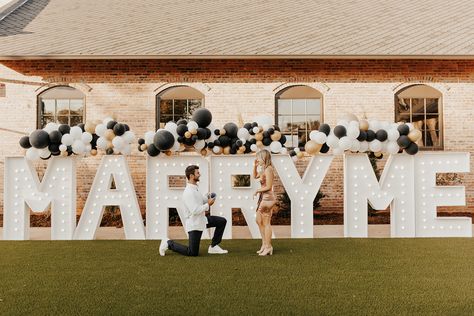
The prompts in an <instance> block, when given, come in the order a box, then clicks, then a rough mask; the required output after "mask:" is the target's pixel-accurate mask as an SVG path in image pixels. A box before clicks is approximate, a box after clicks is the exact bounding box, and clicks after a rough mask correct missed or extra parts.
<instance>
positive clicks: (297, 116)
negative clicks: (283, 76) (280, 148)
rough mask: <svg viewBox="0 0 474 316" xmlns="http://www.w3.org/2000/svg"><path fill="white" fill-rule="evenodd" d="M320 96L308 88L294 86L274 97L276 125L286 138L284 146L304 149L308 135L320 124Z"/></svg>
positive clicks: (317, 92)
mask: <svg viewBox="0 0 474 316" xmlns="http://www.w3.org/2000/svg"><path fill="white" fill-rule="evenodd" d="M321 109H322V94H321V93H320V92H319V91H317V90H315V89H313V88H311V87H308V86H294V87H290V88H287V89H285V90H283V91H281V92H280V93H278V94H277V95H276V111H275V112H276V124H277V125H278V127H279V128H280V130H281V132H282V134H284V135H285V136H286V139H287V141H286V143H285V146H286V147H289V148H294V147H304V145H305V144H306V142H307V141H308V140H309V133H310V132H311V131H312V130H317V129H319V125H320V124H321V122H322V111H321Z"/></svg>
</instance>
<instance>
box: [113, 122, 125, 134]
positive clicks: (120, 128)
mask: <svg viewBox="0 0 474 316" xmlns="http://www.w3.org/2000/svg"><path fill="white" fill-rule="evenodd" d="M113 129H114V134H115V135H117V136H122V135H123V134H125V132H126V130H125V125H123V124H120V123H117V124H115V125H114V128H113Z"/></svg>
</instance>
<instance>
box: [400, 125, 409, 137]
mask: <svg viewBox="0 0 474 316" xmlns="http://www.w3.org/2000/svg"><path fill="white" fill-rule="evenodd" d="M397 130H398V132H399V133H400V135H408V133H410V127H409V126H408V125H406V124H401V125H398V127H397Z"/></svg>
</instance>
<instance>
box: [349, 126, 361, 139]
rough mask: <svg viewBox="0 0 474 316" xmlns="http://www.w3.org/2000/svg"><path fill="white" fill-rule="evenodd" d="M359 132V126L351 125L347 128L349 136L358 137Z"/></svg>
mask: <svg viewBox="0 0 474 316" xmlns="http://www.w3.org/2000/svg"><path fill="white" fill-rule="evenodd" d="M359 134H360V130H359V127H356V126H349V128H348V129H347V136H348V137H349V138H352V139H356V138H357V137H359Z"/></svg>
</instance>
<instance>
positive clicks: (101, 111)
mask: <svg viewBox="0 0 474 316" xmlns="http://www.w3.org/2000/svg"><path fill="white" fill-rule="evenodd" d="M23 2H24V1H10V2H9V3H8V4H7V5H6V6H4V7H1V8H0V10H2V14H1V15H0V109H1V112H0V142H1V146H0V159H1V160H3V158H4V157H6V156H10V155H18V154H20V153H21V150H20V147H19V146H18V139H19V138H20V137H21V136H22V135H24V134H27V133H29V132H31V131H32V130H34V129H36V128H40V127H42V126H44V124H45V123H47V122H49V121H56V122H61V123H70V124H75V123H78V122H80V121H85V120H95V119H102V118H104V117H106V116H110V115H114V116H116V118H117V119H118V120H119V121H124V122H127V123H128V124H129V125H130V127H131V129H132V130H133V131H135V132H136V134H137V135H143V134H144V133H145V132H146V131H148V130H154V129H156V128H158V127H159V125H160V123H164V122H166V121H168V120H170V119H176V118H179V117H183V116H184V117H185V116H186V115H188V114H189V112H191V111H192V110H193V109H194V108H197V107H201V106H203V107H206V108H208V109H209V110H211V112H212V113H213V115H214V123H215V124H216V125H217V126H220V125H221V124H223V123H226V122H229V121H233V122H242V121H243V122H246V121H251V120H252V118H253V117H255V116H257V115H271V116H272V117H274V118H275V122H276V123H277V124H279V125H280V128H281V129H282V130H283V131H284V132H285V133H286V134H287V137H288V139H290V140H291V139H293V140H294V142H295V143H296V142H298V141H300V142H301V141H302V139H304V137H305V135H306V134H307V132H308V130H311V129H313V128H317V126H318V124H320V123H321V122H325V123H328V124H330V125H332V126H334V125H335V124H336V122H337V120H338V118H340V117H341V116H342V115H344V114H345V113H347V112H350V113H354V114H356V115H357V116H359V117H366V118H368V119H378V120H385V121H390V122H393V121H410V122H413V123H414V125H415V126H417V127H418V128H419V129H420V130H422V132H423V138H422V140H421V143H420V144H419V145H420V146H421V147H422V148H423V150H448V151H469V152H472V151H473V149H474V140H473V135H474V127H473V126H472V125H471V124H470V120H471V116H472V114H473V112H474V111H473V108H472V103H473V101H474V60H473V59H472V57H473V53H474V47H473V46H472V44H471V39H472V36H469V34H468V33H466V30H467V29H472V28H473V27H474V20H472V18H469V17H467V16H466V14H468V13H469V12H472V9H474V4H472V3H471V2H470V1H456V2H455V3H453V4H450V5H449V8H445V6H442V4H443V3H442V2H441V1H438V0H431V1H425V2H424V3H423V4H419V3H414V2H412V1H393V2H390V5H388V4H387V3H386V2H384V3H381V2H380V1H355V2H351V3H346V2H345V1H332V2H331V3H326V2H322V1H301V2H298V3H295V2H291V1H280V2H278V3H274V2H271V1H269V2H261V3H258V4H255V3H253V2H251V1H240V2H237V3H234V2H230V1H224V2H219V3H215V2H212V1H201V2H199V3H198V2H185V1H175V2H173V3H167V4H162V3H158V2H155V1H134V2H131V1H111V0H106V1H100V2H94V1H90V0H85V1H84V0H83V1H72V0H71V1H60V0H51V1H46V0H30V1H26V3H23ZM433 16H437V17H440V16H442V18H439V19H433V18H429V17H433ZM420 17H427V18H426V19H423V23H421V22H420ZM461 22H462V23H461ZM288 145H292V144H291V143H288ZM99 159H100V157H96V158H93V157H90V158H87V159H82V160H80V161H79V162H78V164H79V170H78V197H79V201H78V210H81V208H82V205H83V203H84V202H85V198H86V197H87V194H88V190H89V187H90V185H91V182H92V176H91V175H92V174H94V173H95V170H96V166H97V164H98V161H99ZM129 161H130V166H131V169H132V171H133V180H134V182H135V187H136V190H137V193H138V195H139V201H140V203H141V205H142V208H143V210H144V209H145V207H144V205H145V197H144V194H145V182H144V181H145V180H144V179H145V177H144V173H145V156H144V155H143V154H142V153H139V152H138V151H134V152H133V154H132V155H131V157H130V158H129ZM341 162H342V159H341V157H337V158H336V159H335V161H334V163H333V165H332V168H331V170H330V172H329V173H328V175H327V177H326V179H325V180H324V182H323V186H322V191H323V192H324V194H326V196H327V197H326V198H325V199H324V200H323V201H322V208H323V209H324V210H337V211H341V212H342V203H343V202H342V190H343V185H342V170H341V168H342V163H341ZM2 164H3V163H2V162H0V177H1V176H2V175H3V166H2ZM300 164H301V167H304V160H303V161H302V162H301V163H300ZM40 165H41V166H42V167H43V168H44V166H45V164H44V163H40ZM382 165H383V160H382V161H381V162H380V166H381V167H382ZM460 181H461V183H462V184H463V185H465V186H466V194H467V204H468V205H467V206H466V207H463V208H453V210H467V209H470V210H472V209H474V177H473V176H472V173H470V174H467V175H460ZM448 182H449V181H448ZM0 193H3V182H0ZM1 200H2V199H0V209H1V208H2V202H1Z"/></svg>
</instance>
